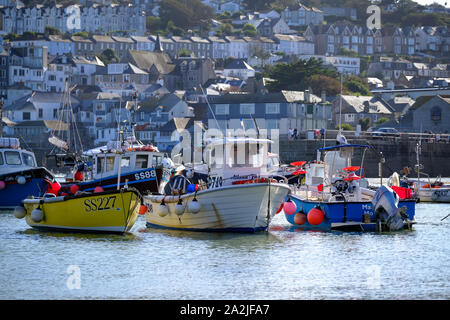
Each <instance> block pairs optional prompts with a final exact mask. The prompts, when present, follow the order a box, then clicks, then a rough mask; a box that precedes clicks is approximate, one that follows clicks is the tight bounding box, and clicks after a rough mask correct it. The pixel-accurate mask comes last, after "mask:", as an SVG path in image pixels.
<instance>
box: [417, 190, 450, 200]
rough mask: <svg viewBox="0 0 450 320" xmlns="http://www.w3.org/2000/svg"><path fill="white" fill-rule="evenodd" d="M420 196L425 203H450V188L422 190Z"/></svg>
mask: <svg viewBox="0 0 450 320" xmlns="http://www.w3.org/2000/svg"><path fill="white" fill-rule="evenodd" d="M418 196H419V200H420V201H423V202H444V203H450V188H420V190H419V192H418Z"/></svg>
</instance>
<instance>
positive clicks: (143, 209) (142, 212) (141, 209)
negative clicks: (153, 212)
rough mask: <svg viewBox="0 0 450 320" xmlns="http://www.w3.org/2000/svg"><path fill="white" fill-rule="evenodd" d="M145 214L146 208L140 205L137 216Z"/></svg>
mask: <svg viewBox="0 0 450 320" xmlns="http://www.w3.org/2000/svg"><path fill="white" fill-rule="evenodd" d="M146 212H147V206H146V205H145V204H141V207H140V208H139V214H140V215H144V214H145V213H146Z"/></svg>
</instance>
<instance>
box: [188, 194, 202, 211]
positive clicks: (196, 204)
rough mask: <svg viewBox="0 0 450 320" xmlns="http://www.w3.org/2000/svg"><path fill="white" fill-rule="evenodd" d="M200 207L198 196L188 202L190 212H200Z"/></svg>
mask: <svg viewBox="0 0 450 320" xmlns="http://www.w3.org/2000/svg"><path fill="white" fill-rule="evenodd" d="M200 208H201V205H200V202H199V201H198V200H197V199H196V198H194V199H192V201H191V202H189V204H188V211H189V212H190V213H194V214H195V213H198V212H199V211H200Z"/></svg>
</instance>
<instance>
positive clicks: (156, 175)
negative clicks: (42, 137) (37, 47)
mask: <svg viewBox="0 0 450 320" xmlns="http://www.w3.org/2000/svg"><path fill="white" fill-rule="evenodd" d="M74 88H75V87H72V88H69V80H68V79H67V80H66V89H65V91H64V102H63V107H62V109H61V111H60V118H59V122H58V123H59V124H58V125H56V126H55V128H54V130H52V131H51V136H50V138H49V142H50V143H51V144H53V145H54V148H53V150H52V151H51V152H50V153H49V154H48V155H47V157H48V158H52V159H54V161H55V163H56V165H57V166H58V167H61V168H66V169H67V168H69V173H68V174H67V175H66V176H64V177H62V180H63V181H61V186H58V190H54V192H53V193H55V194H56V195H70V194H72V195H73V194H75V192H77V191H88V192H89V191H93V190H95V188H101V189H102V190H104V191H108V190H110V191H111V190H116V189H118V188H121V187H128V186H130V187H133V188H135V189H137V190H138V191H139V192H141V193H148V192H158V191H159V188H160V187H161V185H164V183H166V182H167V181H168V178H170V175H171V174H172V173H173V172H172V169H174V167H173V162H172V161H171V160H170V159H169V158H167V157H165V156H164V154H163V153H161V152H159V150H158V148H156V147H155V146H153V145H149V144H143V143H142V142H141V141H139V140H138V139H136V135H135V131H134V127H135V124H136V123H135V121H134V118H135V113H136V111H137V110H138V109H139V106H138V102H137V97H136V95H135V99H134V100H131V101H127V104H126V106H125V109H126V110H128V111H129V116H130V121H128V122H127V121H125V122H124V123H126V124H127V125H123V124H122V123H121V121H120V111H119V112H118V114H119V116H118V119H117V122H118V127H117V140H114V141H109V142H108V143H107V144H106V145H104V146H101V147H97V148H92V149H89V150H87V151H84V147H83V139H82V138H81V136H80V134H79V131H78V129H77V122H76V119H75V117H74V114H73V110H72V106H71V99H70V92H71V91H72V90H73V89H74Z"/></svg>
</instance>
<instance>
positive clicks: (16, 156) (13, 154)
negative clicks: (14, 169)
mask: <svg viewBox="0 0 450 320" xmlns="http://www.w3.org/2000/svg"><path fill="white" fill-rule="evenodd" d="M5 160H6V163H7V164H11V165H19V164H22V160H20V153H19V152H17V151H5Z"/></svg>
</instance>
